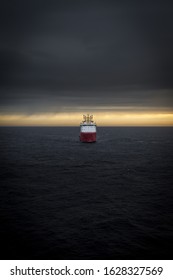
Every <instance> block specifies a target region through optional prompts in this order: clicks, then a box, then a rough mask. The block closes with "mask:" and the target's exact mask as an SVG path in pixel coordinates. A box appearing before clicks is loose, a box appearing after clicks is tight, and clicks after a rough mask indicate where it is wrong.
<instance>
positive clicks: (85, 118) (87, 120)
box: [83, 114, 94, 124]
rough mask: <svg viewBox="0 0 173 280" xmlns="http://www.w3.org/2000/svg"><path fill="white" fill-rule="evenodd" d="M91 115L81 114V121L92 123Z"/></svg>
mask: <svg viewBox="0 0 173 280" xmlns="http://www.w3.org/2000/svg"><path fill="white" fill-rule="evenodd" d="M93 122H94V121H93V115H90V114H87V115H86V116H85V115H83V123H87V124H89V123H93Z"/></svg>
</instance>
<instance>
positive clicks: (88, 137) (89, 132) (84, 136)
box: [79, 114, 96, 143]
mask: <svg viewBox="0 0 173 280" xmlns="http://www.w3.org/2000/svg"><path fill="white" fill-rule="evenodd" d="M79 139H80V141H81V142H88V143H92V142H96V123H95V122H94V120H93V115H89V114H87V115H86V116H85V115H83V121H82V122H81V124H80V136H79Z"/></svg>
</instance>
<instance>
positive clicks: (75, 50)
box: [0, 0, 173, 112]
mask: <svg viewBox="0 0 173 280" xmlns="http://www.w3.org/2000/svg"><path fill="white" fill-rule="evenodd" d="M139 2H140V3H139ZM172 12H173V4H172V1H145V2H143V3H142V2H141V1H58V0H57V1H51V0H50V1H44V0H42V1H33V0H31V1H20V0H13V1H3V4H2V7H1V11H0V21H1V22H0V23H1V24H0V31H1V41H0V92H1V96H0V98H1V99H0V100H1V109H2V111H8V110H9V111H15V110H19V111H26V112H32V111H51V110H56V108H58V110H61V109H62V110H63V109H64V108H67V107H69V108H71V107H73V106H76V107H77V106H79V107H80V106H83V105H84V104H86V106H92V105H93V106H96V105H97V104H98V106H101V105H103V104H105V105H106V106H109V105H112V103H113V104H115V105H119V106H141V107H142V106H143V107H146V106H148V107H158V108H159V107H164V108H169V109H170V108H171V106H172V105H173V103H172V94H173V90H172V89H173V79H172V77H173V55H172V50H173V32H172V30H173V17H172Z"/></svg>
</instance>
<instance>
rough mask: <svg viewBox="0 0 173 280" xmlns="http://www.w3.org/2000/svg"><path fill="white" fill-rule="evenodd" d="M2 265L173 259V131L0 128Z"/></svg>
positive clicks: (0, 250)
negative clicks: (93, 135)
mask: <svg viewBox="0 0 173 280" xmlns="http://www.w3.org/2000/svg"><path fill="white" fill-rule="evenodd" d="M0 133H1V136H0V155H1V160H0V174H1V175H0V176H1V187H0V242H1V249H0V255H1V259H172V256H173V128H170V127H165V128H161V127H155V128H152V127H143V128H142V127H114V128H113V127H107V128H105V127H99V128H98V138H97V140H98V141H97V142H96V143H92V144H86V143H80V142H79V128H78V127H8V128H7V127H6V128H5V127H4V128H2V127H1V128H0Z"/></svg>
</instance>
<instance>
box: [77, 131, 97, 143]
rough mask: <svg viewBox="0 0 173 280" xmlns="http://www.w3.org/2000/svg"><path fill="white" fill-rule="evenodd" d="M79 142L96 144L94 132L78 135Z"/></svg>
mask: <svg viewBox="0 0 173 280" xmlns="http://www.w3.org/2000/svg"><path fill="white" fill-rule="evenodd" d="M80 141H81V142H88V143H91V142H96V132H81V133H80Z"/></svg>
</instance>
